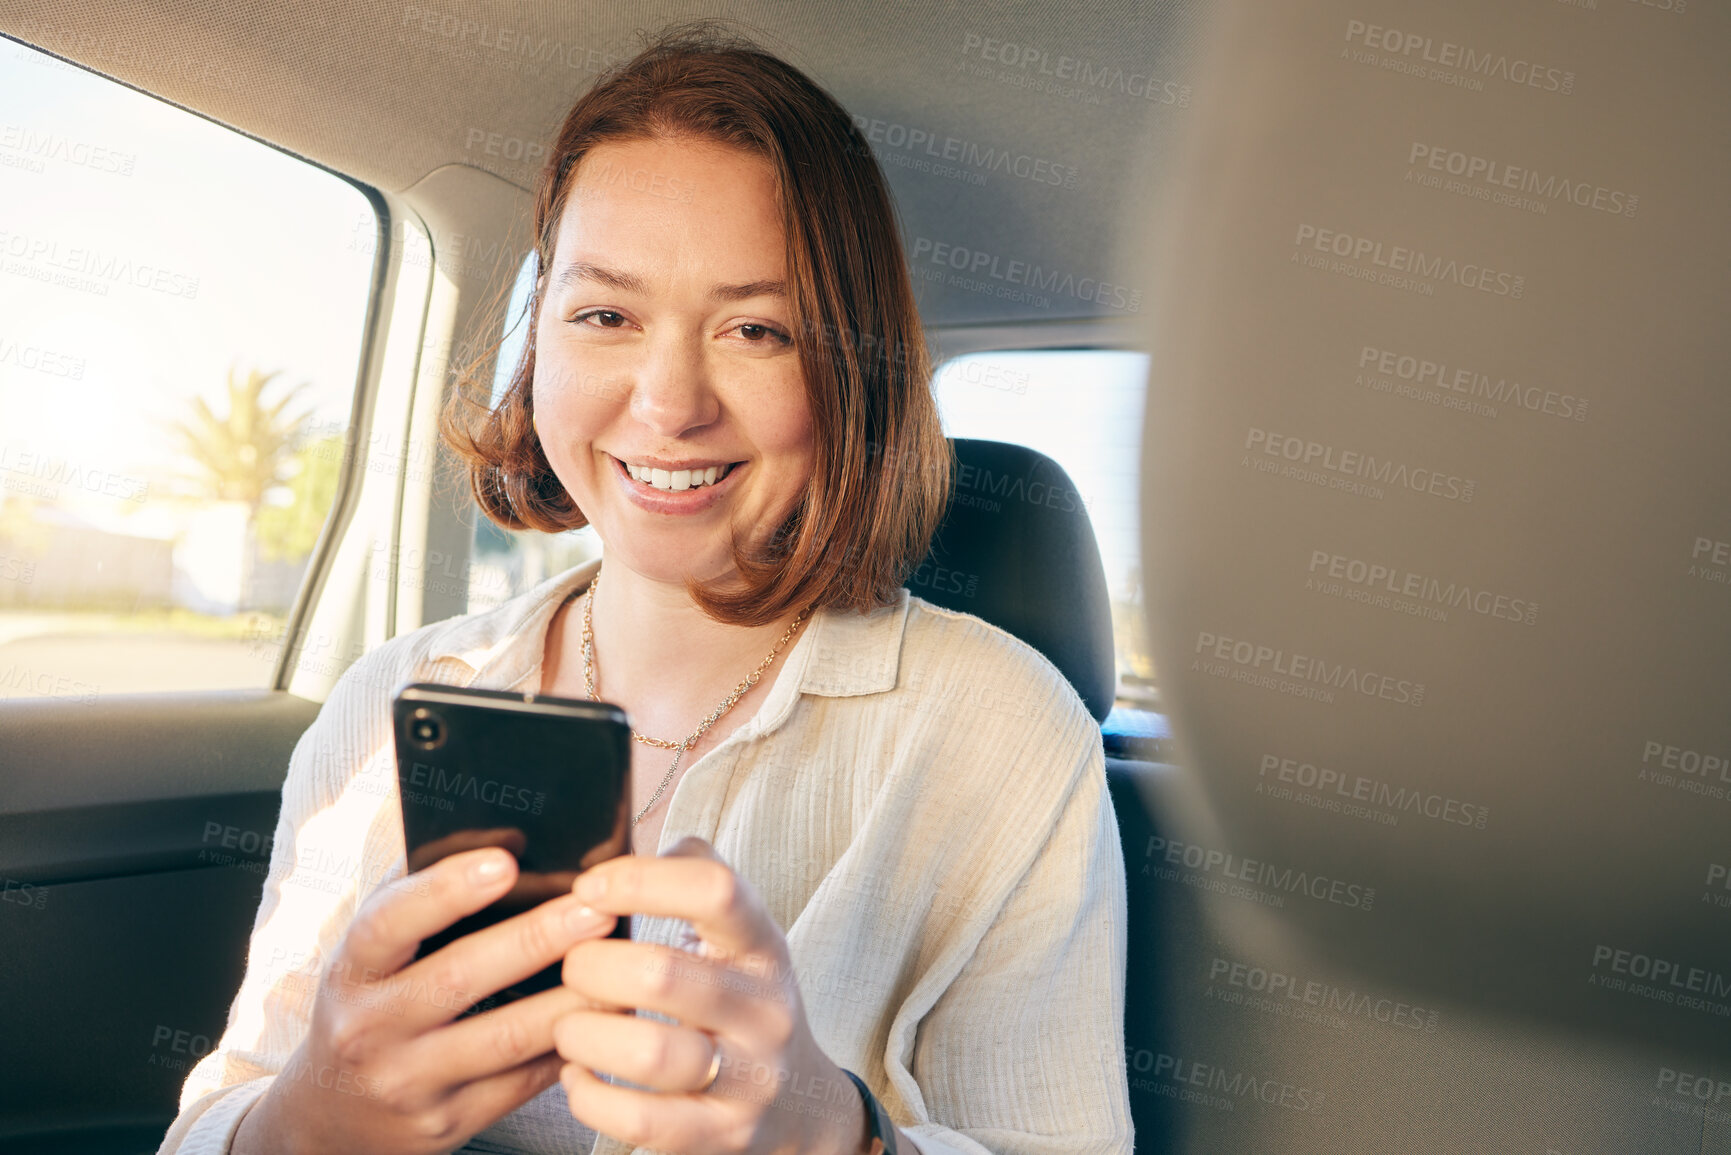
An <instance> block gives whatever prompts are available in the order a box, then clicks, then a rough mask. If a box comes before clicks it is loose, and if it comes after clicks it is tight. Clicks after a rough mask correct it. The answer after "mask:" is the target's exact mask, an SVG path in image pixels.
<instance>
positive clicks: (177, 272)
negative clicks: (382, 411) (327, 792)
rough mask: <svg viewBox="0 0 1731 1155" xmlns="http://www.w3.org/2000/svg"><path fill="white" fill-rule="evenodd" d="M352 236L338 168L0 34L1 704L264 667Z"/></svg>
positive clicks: (328, 438) (325, 414)
mask: <svg viewBox="0 0 1731 1155" xmlns="http://www.w3.org/2000/svg"><path fill="white" fill-rule="evenodd" d="M357 220H364V221H365V222H367V223H366V225H365V228H364V229H363V230H360V231H361V232H365V233H366V234H367V236H366V243H365V244H357V243H356V240H355V238H356V237H357V236H359V235H360V232H358V231H357V226H356V222H357ZM375 227H376V217H375V215H374V213H373V211H372V209H371V207H370V206H369V203H368V201H367V198H366V197H365V196H363V195H362V194H361V192H360V191H359V190H358V189H356V188H355V187H354V186H352V185H351V184H349V183H347V182H346V181H344V180H342V179H339V178H338V177H335V176H333V175H331V174H330V173H328V172H325V171H323V170H321V169H319V168H316V167H315V166H313V165H310V164H307V163H306V162H304V161H300V160H297V159H295V158H294V157H291V156H288V155H286V154H284V153H281V152H278V151H276V150H274V149H271V148H268V147H266V146H264V145H262V144H259V143H257V142H256V141H253V140H250V139H248V138H246V137H244V136H241V135H240V134H238V133H235V132H232V131H230V130H228V129H225V128H223V127H221V126H219V125H217V124H214V123H212V122H210V121H207V120H204V119H203V118H201V117H198V116H195V115H193V114H192V113H189V112H186V111H184V110H182V109H178V108H175V107H174V106H172V105H169V104H167V103H164V102H163V101H160V100H157V99H155V98H153V97H150V96H147V95H145V94H142V93H139V92H136V91H134V90H132V89H129V88H127V87H125V86H123V85H120V84H117V83H115V82H113V81H110V80H107V79H105V78H103V77H100V76H98V75H96V74H94V73H90V72H86V71H84V70H83V69H80V68H76V67H74V66H71V65H68V64H65V63H62V62H60V61H57V60H55V59H53V58H52V57H50V56H47V55H45V54H43V53H40V52H37V51H35V50H34V49H31V48H28V47H26V46H24V45H21V44H18V43H16V42H13V41H10V40H4V39H0V698H39V697H58V698H73V699H78V700H82V701H93V700H94V699H95V698H96V697H98V696H100V695H102V694H106V693H124V692H137V691H167V690H193V689H217V688H240V687H250V686H263V685H266V684H268V683H269V681H270V678H271V674H272V669H273V664H274V660H275V656H276V652H275V649H274V648H272V647H261V646H257V645H256V644H254V640H255V639H257V638H261V637H273V636H277V635H279V634H280V632H281V630H282V626H283V622H284V618H285V616H286V614H287V612H288V610H289V608H290V606H291V605H292V603H293V600H294V597H295V594H296V592H297V590H298V589H299V587H300V584H301V578H302V575H303V574H304V572H305V570H306V567H307V563H308V559H309V556H310V554H311V552H312V547H313V543H314V541H315V540H316V539H317V537H318V533H319V530H320V528H321V526H322V525H323V523H324V520H325V517H326V515H327V514H328V512H329V510H330V508H331V504H332V500H333V497H334V494H335V490H336V480H337V476H338V473H339V471H340V469H341V466H342V461H343V454H344V446H345V443H346V437H347V432H348V418H349V411H350V406H351V402H352V396H353V391H354V387H355V377H356V369H357V364H358V361H359V354H360V347H361V330H362V327H363V325H364V323H365V319H366V308H367V294H368V290H369V287H370V283H371V271H372V256H373V254H372V250H373V245H372V240H371V232H372V230H373V229H374V228H375Z"/></svg>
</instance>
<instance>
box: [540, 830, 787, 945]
mask: <svg viewBox="0 0 1731 1155" xmlns="http://www.w3.org/2000/svg"><path fill="white" fill-rule="evenodd" d="M689 841H691V842H696V841H697V840H696V839H692V840H689ZM683 845H684V844H683V843H682V846H683ZM573 889H574V891H575V893H576V894H577V896H578V897H580V898H582V899H583V900H584V901H585V902H587V903H588V904H589V905H590V906H592V907H594V908H595V909H596V910H605V911H607V912H608V913H610V914H617V915H628V914H647V915H660V916H663V917H666V918H683V919H685V920H686V921H687V922H689V923H690V924H691V925H692V928H693V929H694V930H695V931H696V932H697V934H698V936H699V937H700V938H702V939H703V941H704V942H705V943H706V944H708V945H709V946H710V947H711V948H712V949H714V950H715V951H717V952H719V953H720V955H721V956H722V957H732V956H735V955H761V956H763V957H765V958H780V957H781V955H782V954H783V953H784V951H785V942H786V940H785V939H784V938H783V936H782V933H781V928H780V927H779V926H777V925H776V923H775V920H774V919H772V918H771V917H770V916H769V911H768V909H767V908H766V907H765V906H764V904H763V900H762V898H760V897H759V896H758V893H757V890H756V888H754V887H753V886H752V885H751V884H750V883H749V882H747V881H745V879H743V878H741V877H740V876H739V875H738V874H737V873H735V872H734V870H733V868H732V867H730V866H728V865H727V864H726V863H725V862H722V861H721V860H719V859H717V858H714V857H711V856H708V855H705V854H702V853H698V852H688V853H682V854H672V853H669V854H666V855H663V856H661V857H659V858H646V857H644V856H642V855H636V854H628V855H622V856H620V857H618V858H611V859H608V860H607V861H606V862H603V863H599V864H597V865H595V866H592V867H590V868H589V869H588V870H586V871H584V872H583V873H582V874H581V875H579V876H578V878H577V885H576V886H575V887H574V888H573Z"/></svg>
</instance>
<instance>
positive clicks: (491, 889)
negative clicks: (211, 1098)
mask: <svg viewBox="0 0 1731 1155" xmlns="http://www.w3.org/2000/svg"><path fill="white" fill-rule="evenodd" d="M410 879H414V880H418V881H421V882H424V883H425V885H424V886H419V885H413V886H411V885H405V883H408V882H409V880H410ZM518 883H519V878H518V871H517V864H516V860H515V859H514V858H513V857H512V856H511V855H510V854H509V853H507V852H506V851H505V850H503V849H499V848H497V847H493V848H489V849H475V850H467V851H464V852H462V853H459V854H453V855H451V856H450V857H448V858H444V859H442V860H441V861H439V862H436V863H434V864H433V865H432V866H430V867H428V868H427V869H426V870H423V871H420V872H418V873H416V874H411V875H409V876H408V877H407V878H405V879H404V880H403V882H399V883H396V884H393V885H390V886H383V887H380V888H379V889H378V890H377V891H376V892H375V893H374V894H373V895H371V896H370V897H369V898H368V900H367V902H366V904H365V905H364V906H362V907H361V910H360V913H359V914H357V915H356V916H355V920H354V922H353V924H351V925H350V927H349V929H348V933H347V935H346V936H345V937H344V939H343V942H342V945H341V946H340V947H339V948H338V949H337V952H336V954H335V955H334V956H333V957H332V958H331V960H330V962H329V963H328V964H327V965H326V967H325V970H324V973H323V975H322V976H321V977H320V980H319V987H318V994H317V997H316V998H315V999H314V1002H313V1011H312V1021H311V1024H310V1026H309V1027H308V1030H307V1035H306V1038H305V1039H304V1040H303V1041H302V1043H301V1045H300V1047H299V1049H297V1050H296V1051H295V1053H294V1054H293V1055H291V1056H290V1058H289V1061H288V1063H287V1064H286V1065H285V1066H284V1068H283V1070H282V1071H281V1072H279V1073H278V1075H277V1077H276V1079H275V1080H274V1082H273V1083H272V1085H271V1088H270V1090H269V1092H267V1093H266V1095H265V1096H264V1098H263V1099H261V1100H260V1101H259V1102H258V1103H256V1104H255V1105H254V1106H253V1107H252V1109H251V1110H250V1111H248V1112H247V1114H246V1116H245V1117H244V1118H243V1120H242V1123H241V1127H240V1130H239V1132H238V1133H237V1134H236V1136H235V1141H234V1145H233V1148H232V1149H233V1150H234V1151H235V1152H237V1153H241V1152H266V1151H285V1152H294V1151H366V1152H369V1153H378V1155H395V1153H399V1152H400V1153H405V1155H411V1153H412V1155H421V1153H424V1152H441V1151H450V1150H452V1149H453V1148H456V1147H460V1146H461V1145H462V1144H463V1143H464V1142H466V1141H467V1140H468V1138H469V1137H470V1136H471V1135H474V1134H475V1133H477V1132H479V1131H482V1130H484V1129H486V1128H487V1127H488V1126H489V1125H490V1124H491V1123H492V1122H493V1121H494V1120H496V1119H498V1118H499V1117H500V1116H502V1115H505V1114H508V1113H509V1112H510V1111H512V1110H514V1109H516V1108H517V1107H518V1106H520V1105H521V1104H522V1103H524V1102H526V1101H528V1100H529V1099H532V1098H534V1097H535V1096H536V1095H538V1094H539V1093H540V1092H541V1091H543V1090H544V1089H546V1088H547V1087H549V1086H551V1085H552V1083H553V1081H554V1079H556V1078H557V1077H558V1073H559V1068H560V1059H559V1056H558V1055H556V1054H553V1053H551V1052H552V1049H553V1024H554V1022H555V1021H556V1020H557V1019H558V1018H559V1017H560V1016H562V1015H566V1014H569V1013H570V1012H572V1011H574V1010H579V1009H582V1008H585V1007H587V1006H588V1005H589V1004H587V1003H586V1002H585V1001H584V1000H583V998H582V997H581V996H580V995H579V994H577V993H576V992H575V991H572V990H570V989H569V988H566V987H563V986H558V987H554V988H552V989H551V990H546V991H542V992H540V993H538V994H534V995H530V996H529V997H527V998H523V999H519V1000H517V1001H515V1002H512V1003H508V1004H506V1005H504V1006H502V1007H498V1008H495V1009H493V1010H489V1011H487V1012H485V1013H484V1014H478V1015H474V1016H473V1017H470V1018H467V1019H464V1020H462V1021H460V1022H457V1021H454V1020H456V1019H457V1016H458V1015H460V1014H462V1013H463V1012H464V1011H465V1010H467V1009H468V1008H470V1007H471V1006H473V1005H474V1004H476V1003H478V1002H480V1001H481V1000H482V999H484V998H486V997H487V996H488V995H490V994H492V993H494V992H495V991H499V990H501V989H503V988H505V987H508V986H510V985H512V984H514V983H517V982H520V981H521V980H523V979H525V978H528V977H529V976H530V975H533V974H535V973H536V972H537V971H540V970H541V969H543V968H544V967H547V966H548V965H550V964H552V963H554V962H557V961H558V960H559V958H560V957H561V956H562V955H564V954H565V952H566V951H568V950H570V949H571V947H572V946H573V945H575V944H577V943H579V942H581V941H583V940H586V939H590V938H595V937H598V936H601V935H605V934H607V933H608V932H609V931H610V930H611V929H612V928H613V925H614V921H615V920H614V918H613V917H612V916H611V915H606V914H599V913H596V912H595V911H591V910H587V908H586V907H585V906H584V903H583V900H582V899H579V898H576V897H573V896H571V895H569V894H565V895H562V896H561V897H558V898H554V899H552V900H551V901H548V902H546V903H544V904H543V905H540V906H538V907H536V908H535V909H533V910H529V911H525V912H524V913H522V914H519V915H516V916H515V917H512V918H509V919H506V920H504V921H502V922H499V923H497V924H495V925H493V926H490V927H486V928H484V929H482V930H479V931H476V932H475V933H473V934H470V935H465V936H464V937H462V938H460V939H458V940H457V941H455V942H453V943H450V944H449V945H447V946H445V947H443V948H441V949H440V950H437V951H435V952H433V953H432V954H430V955H428V956H427V957H426V958H423V959H420V960H415V957H414V956H415V951H416V949H417V948H418V947H419V945H420V943H421V940H422V939H425V938H428V937H430V936H432V935H434V934H436V933H438V932H439V931H442V930H444V929H445V928H446V927H448V926H450V925H451V924H452V923H454V922H456V921H457V920H458V919H460V918H462V917H464V916H465V915H469V914H473V913H474V912H475V911H478V910H480V909H481V908H483V907H485V906H486V905H488V904H489V903H491V902H493V901H494V900H495V899H498V898H500V897H502V896H504V895H506V894H507V893H508V892H510V891H512V890H513V888H514V887H516V886H517V885H518Z"/></svg>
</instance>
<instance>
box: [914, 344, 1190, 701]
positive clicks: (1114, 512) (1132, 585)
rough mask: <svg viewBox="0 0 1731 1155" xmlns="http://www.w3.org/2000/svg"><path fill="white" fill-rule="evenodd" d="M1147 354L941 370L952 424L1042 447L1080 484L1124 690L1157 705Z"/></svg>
mask: <svg viewBox="0 0 1731 1155" xmlns="http://www.w3.org/2000/svg"><path fill="white" fill-rule="evenodd" d="M1147 375H1148V358H1147V355H1146V354H1143V353H1134V352H1124V351H1119V350H1109V349H1041V350H1029V351H1020V350H1018V351H1013V352H991V353H971V354H968V355H966V356H962V357H956V358H953V359H951V360H949V361H946V362H944V364H942V365H941V366H939V367H938V371H937V373H936V374H935V375H934V377H933V381H932V389H933V392H934V393H935V395H936V397H937V402H938V412H939V413H940V414H941V415H942V418H943V423H944V432H945V433H946V434H947V435H948V436H950V437H974V438H980V439H982V440H986V441H1008V442H1012V443H1014V444H1017V445H1025V446H1027V447H1028V448H1030V449H1036V450H1039V451H1040V452H1041V453H1044V454H1045V455H1046V456H1047V457H1050V458H1052V459H1053V460H1054V461H1056V462H1057V463H1058V464H1059V465H1061V466H1063V467H1064V472H1066V473H1068V474H1069V475H1070V480H1071V481H1072V482H1074V483H1075V486H1076V492H1077V493H1079V494H1080V495H1081V497H1082V501H1083V504H1084V505H1085V506H1086V508H1087V511H1088V519H1089V521H1090V522H1091V523H1092V524H1093V527H1094V536H1095V538H1096V539H1097V540H1098V541H1099V543H1100V560H1101V562H1102V563H1103V564H1104V566H1105V570H1106V583H1107V586H1108V588H1109V590H1110V593H1111V599H1112V635H1113V643H1114V648H1115V650H1116V653H1117V659H1118V698H1119V700H1120V701H1121V702H1123V703H1125V704H1127V705H1132V706H1139V707H1145V708H1152V707H1153V706H1154V705H1155V704H1156V700H1155V697H1154V662H1153V659H1152V658H1150V657H1149V654H1148V644H1147V641H1146V637H1147V631H1146V630H1145V629H1144V628H1143V621H1142V562H1141V552H1140V551H1141V545H1140V541H1141V537H1140V532H1139V529H1138V524H1139V523H1138V501H1137V486H1138V478H1139V477H1140V471H1141V443H1142V406H1143V394H1144V392H1145V390H1146V384H1147Z"/></svg>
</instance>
